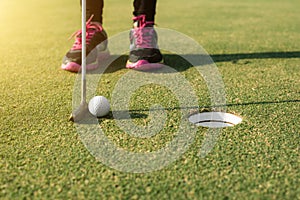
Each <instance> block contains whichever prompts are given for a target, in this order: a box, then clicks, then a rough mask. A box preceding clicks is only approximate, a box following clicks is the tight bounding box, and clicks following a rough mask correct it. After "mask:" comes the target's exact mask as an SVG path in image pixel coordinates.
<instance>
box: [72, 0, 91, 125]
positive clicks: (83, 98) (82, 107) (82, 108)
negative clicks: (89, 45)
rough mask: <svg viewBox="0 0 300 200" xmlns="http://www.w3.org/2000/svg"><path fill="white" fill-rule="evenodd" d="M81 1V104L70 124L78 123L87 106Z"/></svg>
mask: <svg viewBox="0 0 300 200" xmlns="http://www.w3.org/2000/svg"><path fill="white" fill-rule="evenodd" d="M81 1H82V2H81V3H82V5H81V6H82V8H81V13H82V15H81V26H82V27H81V41H82V50H81V103H80V105H79V107H78V108H77V109H76V110H75V111H73V113H72V114H71V115H70V118H69V120H70V121H72V122H78V121H80V120H81V119H82V118H83V117H84V116H85V114H86V113H87V112H88V104H87V102H86V0H81Z"/></svg>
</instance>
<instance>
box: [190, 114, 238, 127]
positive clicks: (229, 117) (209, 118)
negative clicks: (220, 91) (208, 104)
mask: <svg viewBox="0 0 300 200" xmlns="http://www.w3.org/2000/svg"><path fill="white" fill-rule="evenodd" d="M189 121H190V122H191V123H193V124H195V125H196V126H202V127H208V128H225V127H232V126H235V125H237V124H239V123H241V122H242V118H241V117H239V116H236V115H234V114H230V113H224V112H202V113H195V114H192V115H190V116H189Z"/></svg>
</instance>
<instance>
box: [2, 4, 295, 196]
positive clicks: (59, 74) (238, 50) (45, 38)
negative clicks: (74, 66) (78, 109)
mask: <svg viewBox="0 0 300 200" xmlns="http://www.w3.org/2000/svg"><path fill="white" fill-rule="evenodd" d="M299 6H300V3H299V1H296V0H288V1H279V0H275V1H268V0H262V1H249V0H246V1H237V0H228V1H221V0H217V1H208V0H206V1H204V0H200V1H199V0H190V1H188V2H187V3H184V4H183V3H182V1H179V0H172V1H166V0H161V1H159V2H158V10H157V21H156V22H157V24H158V26H159V27H164V28H170V29H173V30H176V31H179V32H182V33H184V34H186V35H188V36H190V37H191V38H194V39H195V40H196V41H198V42H199V43H200V44H201V45H202V46H203V47H204V49H205V50H206V51H207V52H208V53H209V54H210V55H211V56H212V58H213V59H214V60H215V62H216V65H217V66H218V68H219V71H220V73H221V75H222V77H223V81H224V83H225V86H226V95H227V104H228V107H227V110H228V111H229V112H233V113H237V114H239V115H241V116H242V117H243V123H241V124H239V125H237V126H235V127H233V128H227V129H224V130H223V131H222V134H221V135H220V136H219V140H218V142H217V144H216V146H215V147H214V149H213V151H212V152H211V153H210V154H209V155H208V156H207V157H205V158H198V157H197V152H198V150H199V148H200V146H201V143H202V141H203V138H204V134H205V133H206V131H207V129H205V128H198V130H197V136H196V138H195V142H194V143H193V144H192V145H191V147H190V149H189V150H188V151H187V152H186V153H185V154H184V155H183V156H182V157H181V158H180V159H179V160H177V161H176V162H174V163H172V164H171V165H169V166H167V167H166V168H164V169H162V170H160V171H156V172H152V173H146V174H130V173H125V172H119V171H117V170H114V169H111V168H109V167H107V166H105V165H103V164H102V163H101V162H98V161H97V160H96V159H95V158H94V157H93V156H92V155H91V154H90V153H89V151H88V150H87V149H86V148H85V147H84V145H83V144H82V142H81V140H80V138H79V135H78V133H77V131H76V128H75V126H74V124H73V123H71V122H68V121H67V118H68V116H69V114H70V112H71V110H72V94H73V89H74V82H75V80H76V77H77V75H76V74H72V73H68V72H65V71H62V70H60V68H59V67H60V64H61V59H62V56H63V55H64V54H65V52H66V51H67V50H68V48H69V47H70V45H71V44H72V41H68V40H67V38H68V37H69V36H70V35H71V34H72V33H73V31H75V30H76V29H77V28H79V27H80V8H79V3H78V2H77V1H76V2H74V1H72V0H64V1H58V0H54V1H37V0H29V1H21V0H11V1H1V2H0V20H1V23H0V30H1V31H0V46H1V48H0V55H1V56H0V63H1V64H0V77H1V78H0V90H1V98H0V121H1V123H0V136H1V140H0V156H1V161H0V199H34V198H36V199H300V189H299V185H300V181H299V180H300V172H299V166H300V162H299V160H300V159H299V158H300V157H299V151H300V149H299V148H300V142H299V141H300V140H299V139H300V135H299V130H300V126H299V119H300V112H299V110H300V104H299V101H300V89H299V88H300V81H299V77H300V54H299V51H300V48H299V38H300V27H299V26H298V22H299V20H300V14H299V12H298V10H299V9H298V8H299ZM170 8H171V9H170ZM131 12H132V7H131V2H127V1H121V0H110V1H106V2H105V12H104V24H105V28H106V30H107V32H108V34H109V35H111V36H112V35H114V34H117V33H119V32H122V31H125V30H127V29H128V28H129V27H130V26H131V20H130V17H131ZM116 13H118V14H117V17H116ZM127 72H128V70H126V69H120V70H117V71H113V72H111V73H106V74H104V75H103V76H102V79H101V81H102V82H101V83H104V84H101V83H99V87H98V89H97V93H98V94H99V95H105V96H107V97H108V98H111V94H112V91H113V88H114V85H115V84H116V83H117V81H118V80H119V79H120V78H121V77H122V76H123V75H124V74H125V73H127ZM180 73H181V74H182V75H184V76H185V77H186V79H187V80H189V82H190V83H191V84H192V85H193V87H194V88H195V91H196V92H197V95H198V97H200V98H199V106H200V107H202V106H207V105H209V102H210V100H209V97H208V94H207V89H206V86H205V83H204V82H203V80H202V79H201V77H199V76H197V75H196V73H195V70H194V69H193V68H188V69H184V70H182V72H180ZM157 103H160V104H162V105H164V106H166V107H168V106H169V107H175V106H176V105H178V102H177V101H176V98H175V97H174V95H172V93H171V92H170V91H169V90H167V89H166V88H163V87H159V86H155V85H150V86H145V88H141V89H140V90H137V91H136V94H135V95H134V96H133V97H132V98H131V102H130V108H131V109H133V110H141V111H140V112H137V113H136V116H144V115H145V116H147V114H148V112H146V111H143V109H147V108H149V107H151V105H153V104H157ZM167 116H168V120H167V124H166V125H165V127H164V129H163V130H162V132H161V133H160V134H158V135H156V136H155V137H153V138H151V139H147V140H142V139H137V138H133V137H131V136H130V135H128V134H126V133H124V132H122V131H121V130H119V129H118V127H117V126H116V123H115V121H114V120H113V119H111V118H108V119H102V120H100V121H101V126H102V127H103V129H105V130H107V135H108V137H109V138H111V139H112V140H113V141H114V142H115V143H116V144H117V145H119V146H121V147H123V148H127V149H129V150H132V151H147V150H149V149H150V150H156V149H159V148H161V147H162V146H164V144H165V143H166V142H168V141H171V140H172V138H173V137H174V133H175V131H176V130H177V127H178V119H179V118H180V113H178V110H175V111H174V110H173V111H172V110H170V111H167ZM149 121H150V119H149V118H143V117H141V118H137V119H134V123H136V124H138V125H143V126H146V125H147V124H149Z"/></svg>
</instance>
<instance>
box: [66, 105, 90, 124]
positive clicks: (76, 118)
mask: <svg viewBox="0 0 300 200" xmlns="http://www.w3.org/2000/svg"><path fill="white" fill-rule="evenodd" d="M87 113H89V110H88V104H87V103H86V102H85V101H84V102H81V103H80V106H79V107H78V108H77V109H76V110H74V111H73V113H72V114H71V115H70V118H69V121H72V122H80V121H81V120H82V119H84V117H85V116H86V115H87Z"/></svg>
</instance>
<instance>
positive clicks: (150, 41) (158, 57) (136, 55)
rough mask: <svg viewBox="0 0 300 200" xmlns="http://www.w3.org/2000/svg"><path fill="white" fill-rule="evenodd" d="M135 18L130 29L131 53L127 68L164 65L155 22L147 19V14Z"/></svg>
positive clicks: (156, 67)
mask: <svg viewBox="0 0 300 200" xmlns="http://www.w3.org/2000/svg"><path fill="white" fill-rule="evenodd" d="M133 20H134V21H135V22H134V28H133V29H131V31H130V53H129V58H128V61H127V63H126V68H129V69H136V70H152V69H158V68H161V67H163V64H162V60H163V56H162V54H161V52H160V50H159V48H158V45H157V33H156V31H155V30H154V28H153V26H154V22H153V21H146V16H145V15H139V16H137V17H134V18H133Z"/></svg>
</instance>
